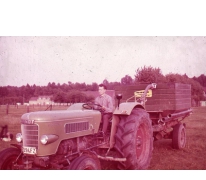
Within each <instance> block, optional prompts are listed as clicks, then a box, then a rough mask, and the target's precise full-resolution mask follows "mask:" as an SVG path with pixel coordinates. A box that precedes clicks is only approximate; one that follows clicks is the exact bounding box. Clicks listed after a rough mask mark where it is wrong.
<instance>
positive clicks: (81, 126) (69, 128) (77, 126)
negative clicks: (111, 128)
mask: <svg viewBox="0 0 206 180" xmlns="http://www.w3.org/2000/svg"><path fill="white" fill-rule="evenodd" d="M88 129H89V122H79V123H70V124H66V126H65V132H66V133H73V132H78V131H84V130H88Z"/></svg>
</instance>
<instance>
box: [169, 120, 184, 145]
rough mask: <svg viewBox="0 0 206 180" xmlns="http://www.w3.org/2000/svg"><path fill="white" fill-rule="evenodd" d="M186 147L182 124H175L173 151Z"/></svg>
mask: <svg viewBox="0 0 206 180" xmlns="http://www.w3.org/2000/svg"><path fill="white" fill-rule="evenodd" d="M185 145H186V131H185V127H184V125H183V124H177V125H175V126H174V128H173V133H172V146H173V148H174V149H182V148H184V147H185Z"/></svg>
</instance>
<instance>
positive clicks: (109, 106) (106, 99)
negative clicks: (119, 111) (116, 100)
mask: <svg viewBox="0 0 206 180" xmlns="http://www.w3.org/2000/svg"><path fill="white" fill-rule="evenodd" d="M95 104H98V105H101V106H104V107H105V111H104V113H112V112H113V111H114V106H113V102H112V98H111V96H109V95H108V94H104V95H102V96H98V97H96V99H95Z"/></svg>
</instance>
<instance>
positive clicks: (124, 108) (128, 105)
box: [113, 102, 144, 115]
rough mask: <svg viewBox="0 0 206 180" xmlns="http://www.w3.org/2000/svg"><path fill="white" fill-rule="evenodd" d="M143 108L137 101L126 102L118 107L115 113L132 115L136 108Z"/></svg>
mask: <svg viewBox="0 0 206 180" xmlns="http://www.w3.org/2000/svg"><path fill="white" fill-rule="evenodd" d="M136 107H138V108H142V109H144V107H143V105H142V104H140V103H137V102H124V103H121V104H120V105H119V107H116V109H115V111H114V113H113V114H114V115H130V114H131V112H132V110H133V109H134V108H136Z"/></svg>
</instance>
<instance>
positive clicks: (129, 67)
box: [0, 0, 206, 86]
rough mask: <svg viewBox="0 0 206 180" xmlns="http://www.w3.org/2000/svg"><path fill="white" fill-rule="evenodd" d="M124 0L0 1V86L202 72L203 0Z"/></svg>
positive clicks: (205, 60) (205, 54)
mask: <svg viewBox="0 0 206 180" xmlns="http://www.w3.org/2000/svg"><path fill="white" fill-rule="evenodd" d="M197 1H198V3H197ZM60 2H61V3H60ZM126 2H127V3H126ZM126 2H125V1H123V0H118V1H115V0H114V1H109V0H105V1H103V2H101V3H98V2H97V1H95V0H88V1H83V0H77V1H75V2H73V1H71V0H67V1H64V0H60V1H58V2H57V1H54V0H51V1H49V4H48V2H46V1H44V2H42V1H40V0H36V1H35V3H28V1H26V0H19V1H15V0H8V1H5V2H2V1H1V7H2V8H1V11H0V22H1V28H0V86H7V85H10V86H22V85H27V84H29V85H34V84H35V85H39V86H46V85H47V84H48V83H49V82H50V83H52V82H54V83H56V84H58V83H60V84H63V83H68V81H70V82H73V83H75V82H79V83H86V84H91V83H93V82H95V83H101V82H102V81H103V80H104V79H107V80H108V81H109V82H116V81H117V82H120V81H121V78H123V77H124V76H125V75H129V76H131V77H132V78H133V79H134V77H135V74H136V70H137V69H138V68H139V69H141V68H143V67H144V66H147V67H148V66H151V67H153V68H160V69H161V71H162V73H163V75H166V74H168V73H178V74H187V75H188V76H189V77H194V76H196V77H197V76H200V75H201V74H206V68H205V67H206V37H205V32H206V26H204V23H203V22H204V21H205V20H204V17H205V16H206V11H205V9H204V7H205V6H204V4H201V3H203V2H204V1H199V0H196V1H187V3H186V4H185V3H184V1H183V2H180V1H177V0H173V1H172V2H170V3H167V2H166V1H163V0H157V1H152V0H147V1H144V2H142V1H138V0H135V1H134V0H127V1H126ZM11 4H12V6H11ZM191 12H192V13H191Z"/></svg>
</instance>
